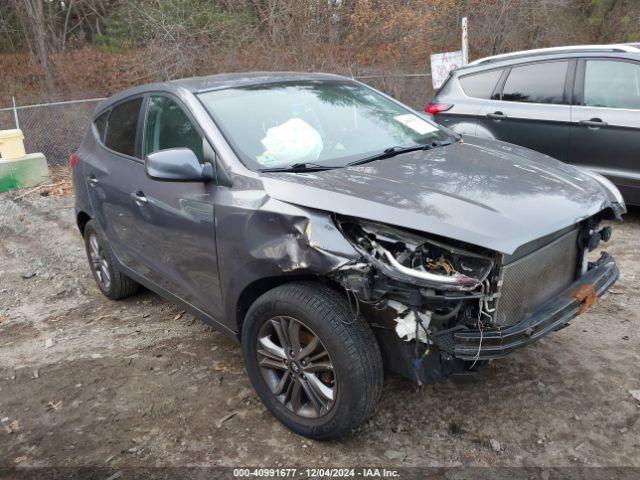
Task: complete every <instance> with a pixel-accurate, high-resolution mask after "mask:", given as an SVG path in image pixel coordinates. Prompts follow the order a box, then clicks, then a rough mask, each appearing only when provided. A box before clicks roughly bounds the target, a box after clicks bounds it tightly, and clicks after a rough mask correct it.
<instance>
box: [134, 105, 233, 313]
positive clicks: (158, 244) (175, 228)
mask: <svg viewBox="0 0 640 480" xmlns="http://www.w3.org/2000/svg"><path fill="white" fill-rule="evenodd" d="M143 129H144V134H143V142H142V143H143V145H142V150H143V156H144V157H146V155H148V154H150V153H153V152H157V151H160V150H166V149H170V148H179V147H185V148H189V149H191V150H192V151H193V152H194V153H195V154H196V156H197V157H198V159H199V160H200V162H201V163H203V162H211V163H213V165H214V168H215V161H216V160H215V153H214V151H213V149H212V148H211V146H210V145H209V144H208V142H207V140H206V139H205V138H204V135H203V134H202V131H201V130H200V128H199V126H198V125H197V123H196V122H195V120H194V119H193V118H192V117H191V115H190V114H189V113H188V110H187V108H186V107H185V106H184V105H183V104H182V103H181V102H180V101H179V100H178V99H177V98H176V97H173V96H171V95H169V94H164V93H158V94H150V95H149V96H148V98H147V100H146V118H145V123H144V127H143ZM216 188H217V187H216V185H215V182H203V181H198V182H182V181H161V180H155V179H153V178H151V177H149V176H148V175H147V174H146V171H145V168H144V165H143V164H140V165H139V166H138V168H137V169H136V172H135V175H134V176H133V181H132V185H131V189H130V195H131V197H130V201H131V203H132V204H134V205H135V206H136V218H137V224H138V239H139V242H140V255H139V257H138V264H137V265H136V270H137V271H138V272H139V273H140V274H141V275H143V276H144V277H145V278H147V279H148V280H150V281H151V282H153V283H154V284H155V285H158V286H159V287H161V288H163V289H164V290H166V291H168V292H169V293H171V294H173V295H175V296H177V297H178V298H179V299H181V300H183V301H185V302H187V303H189V304H191V305H192V306H194V307H196V308H197V309H199V310H201V311H203V312H205V313H206V314H209V315H211V316H213V317H219V316H220V315H221V296H220V285H219V276H218V262H217V255H216V242H215V238H216V237H215V226H214V195H215V191H216Z"/></svg>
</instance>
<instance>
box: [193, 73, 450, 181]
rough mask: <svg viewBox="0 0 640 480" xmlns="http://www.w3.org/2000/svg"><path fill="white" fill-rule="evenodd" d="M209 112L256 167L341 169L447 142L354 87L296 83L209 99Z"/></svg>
mask: <svg viewBox="0 0 640 480" xmlns="http://www.w3.org/2000/svg"><path fill="white" fill-rule="evenodd" d="M199 98H200V100H201V101H202V103H203V104H204V106H205V108H206V109H207V110H208V111H209V113H210V114H211V116H212V117H213V119H214V120H215V121H216V123H217V124H218V126H219V127H220V128H221V130H222V131H223V132H224V134H225V136H226V137H227V140H228V141H229V142H230V143H231V145H232V147H233V148H234V150H235V152H236V153H237V154H238V156H239V157H240V159H241V160H242V161H243V162H244V163H245V165H247V166H248V167H250V168H254V169H256V170H261V169H266V168H287V167H290V166H292V165H294V164H296V163H313V164H315V165H320V166H328V167H329V166H331V167H340V166H344V165H346V164H347V163H349V162H352V161H357V160H360V159H363V158H366V157H368V156H371V155H375V154H378V153H380V152H381V151H384V150H385V149H387V148H390V147H411V146H416V145H423V144H430V143H432V142H434V141H437V140H445V139H447V138H448V135H447V134H446V133H445V132H444V131H442V130H441V129H440V128H438V127H437V126H436V125H435V124H433V123H431V122H428V121H427V120H425V119H423V118H422V117H420V116H418V115H416V114H415V113H413V112H412V111H411V110H409V109H408V108H406V107H404V106H402V105H400V104H397V103H395V102H393V101H391V100H390V99H388V98H386V97H384V96H383V95H381V94H379V93H377V92H375V91H374V90H372V89H370V88H367V87H365V86H363V85H359V84H357V83H354V82H349V81H296V82H282V83H273V84H262V85H252V86H246V87H236V88H228V89H224V90H217V91H211V92H205V93H202V94H200V95H199Z"/></svg>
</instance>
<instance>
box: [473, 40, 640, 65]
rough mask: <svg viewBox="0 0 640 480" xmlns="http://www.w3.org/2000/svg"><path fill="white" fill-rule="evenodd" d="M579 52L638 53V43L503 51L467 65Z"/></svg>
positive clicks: (639, 49) (639, 48) (639, 51)
mask: <svg viewBox="0 0 640 480" xmlns="http://www.w3.org/2000/svg"><path fill="white" fill-rule="evenodd" d="M580 52H623V53H640V47H639V46H638V44H628V43H627V44H624V43H620V44H612V45H572V46H566V47H551V48H537V49H535V50H522V51H519V52H511V53H503V54H501V55H493V56H491V57H485V58H479V59H478V60H474V61H473V62H470V63H469V64H468V66H474V65H485V64H487V63H493V62H499V61H501V60H510V59H512V58H513V59H515V58H526V57H535V56H537V55H549V54H553V53H580Z"/></svg>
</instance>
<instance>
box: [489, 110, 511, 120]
mask: <svg viewBox="0 0 640 480" xmlns="http://www.w3.org/2000/svg"><path fill="white" fill-rule="evenodd" d="M487 117H489V118H490V119H491V120H504V119H505V118H507V116H506V115H505V114H504V113H502V112H493V113H487Z"/></svg>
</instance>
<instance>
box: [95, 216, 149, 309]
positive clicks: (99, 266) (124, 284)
mask: <svg viewBox="0 0 640 480" xmlns="http://www.w3.org/2000/svg"><path fill="white" fill-rule="evenodd" d="M84 245H85V250H86V252H87V259H88V260H89V268H90V269H91V274H92V275H93V279H94V280H95V281H96V284H97V285H98V288H100V291H101V292H102V293H103V294H104V295H105V296H106V297H108V298H110V299H111V300H121V299H123V298H126V297H130V296H131V295H133V294H134V293H136V292H137V291H138V289H139V288H140V285H139V284H138V283H137V282H135V281H133V280H131V279H130V278H129V277H127V276H126V275H125V274H124V273H122V271H121V270H120V268H119V267H118V262H117V260H116V258H115V256H114V255H113V253H112V252H111V249H110V248H109V245H108V242H107V241H106V240H105V238H104V237H103V236H102V235H101V234H100V232H99V231H98V229H97V228H96V225H95V221H94V220H89V221H88V222H87V224H86V225H85V227H84Z"/></svg>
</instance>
